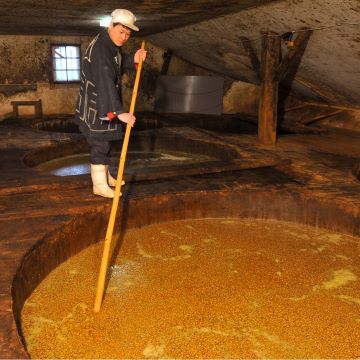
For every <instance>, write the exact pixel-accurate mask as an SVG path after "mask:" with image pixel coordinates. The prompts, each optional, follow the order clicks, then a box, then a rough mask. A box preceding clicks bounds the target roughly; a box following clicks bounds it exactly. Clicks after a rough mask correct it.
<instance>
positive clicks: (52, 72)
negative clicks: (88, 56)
mask: <svg viewBox="0 0 360 360" xmlns="http://www.w3.org/2000/svg"><path fill="white" fill-rule="evenodd" d="M68 46H74V47H77V48H78V49H79V58H73V59H79V70H78V71H79V80H56V79H55V72H56V70H58V69H56V68H55V57H54V51H55V50H54V48H55V47H65V48H66V47H68ZM81 58H82V57H81V44H75V43H51V44H50V81H51V82H52V83H54V84H79V83H80V81H81V66H82V61H81ZM65 59H69V58H67V57H65ZM64 71H65V73H66V75H67V74H68V71H77V70H68V69H65V70H64Z"/></svg>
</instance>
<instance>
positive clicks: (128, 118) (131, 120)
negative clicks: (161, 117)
mask: <svg viewBox="0 0 360 360" xmlns="http://www.w3.org/2000/svg"><path fill="white" fill-rule="evenodd" d="M118 119H119V120H120V121H122V122H124V123H125V124H129V125H130V126H131V127H133V126H134V124H135V120H136V118H135V116H134V115H131V114H130V113H122V114H120V115H118Z"/></svg>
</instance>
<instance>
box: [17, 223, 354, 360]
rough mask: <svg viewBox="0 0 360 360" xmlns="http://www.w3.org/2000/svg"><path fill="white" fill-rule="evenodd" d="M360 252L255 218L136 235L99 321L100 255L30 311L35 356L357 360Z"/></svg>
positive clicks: (47, 290)
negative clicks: (95, 307) (96, 309)
mask: <svg viewBox="0 0 360 360" xmlns="http://www.w3.org/2000/svg"><path fill="white" fill-rule="evenodd" d="M74 241H76V239H74ZM359 241H360V239H359V238H358V237H351V236H347V235H343V234H338V233H332V232H329V231H325V230H321V229H316V228H313V227H307V226H301V225H296V224H291V223H286V222H278V221H263V220H252V219H199V220H185V221H173V222H167V223H161V224H156V225H151V226H146V227H143V228H141V229H132V230H128V231H126V234H125V236H124V237H123V238H121V239H120V243H121V248H120V252H119V255H118V257H117V258H116V261H115V262H114V264H113V265H112V266H111V267H110V271H109V272H110V281H109V283H108V286H107V290H106V295H105V298H104V301H103V305H102V308H101V311H100V313H99V314H94V313H93V311H92V308H93V302H94V297H95V288H96V282H97V276H98V271H99V264H100V259H101V255H102V246H100V244H98V245H93V246H91V247H89V248H88V249H85V250H84V251H82V252H81V253H80V254H78V255H76V256H74V257H72V258H71V259H69V260H68V261H67V262H65V263H64V264H62V265H61V266H59V267H58V268H56V269H55V270H54V271H53V272H51V273H50V274H49V275H48V277H47V278H46V279H44V281H43V282H42V283H41V284H40V285H39V286H38V288H37V289H36V290H35V291H34V293H33V294H32V295H31V297H30V298H29V299H28V300H27V302H26V303H25V305H24V308H23V312H22V330H23V334H24V338H25V340H26V345H27V349H28V351H29V353H30V355H31V357H33V358H49V357H50V358H355V357H358V356H359V354H360V283H359V278H360V270H359V266H358V264H359ZM117 242H118V243H119V240H117ZM114 243H115V242H114Z"/></svg>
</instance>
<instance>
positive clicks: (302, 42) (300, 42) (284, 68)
mask: <svg viewBox="0 0 360 360" xmlns="http://www.w3.org/2000/svg"><path fill="white" fill-rule="evenodd" d="M311 34H312V31H311V30H310V29H303V31H301V32H299V33H298V34H297V36H296V39H295V41H294V46H292V47H289V48H288V52H287V53H286V55H285V57H284V59H283V60H282V61H281V63H280V64H279V67H278V69H277V70H276V75H275V76H276V77H277V79H278V80H279V81H281V80H282V79H283V78H284V77H285V76H286V74H287V73H288V71H289V70H290V68H291V65H292V64H293V63H295V62H296V61H298V62H300V60H301V57H302V56H303V54H304V51H305V48H306V46H307V44H308V42H309V39H310V36H311Z"/></svg>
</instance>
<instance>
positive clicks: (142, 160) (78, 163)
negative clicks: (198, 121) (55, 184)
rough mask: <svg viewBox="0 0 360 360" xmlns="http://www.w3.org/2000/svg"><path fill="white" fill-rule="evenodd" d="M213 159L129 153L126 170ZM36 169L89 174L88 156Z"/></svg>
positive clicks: (173, 153) (116, 159) (115, 158)
mask: <svg viewBox="0 0 360 360" xmlns="http://www.w3.org/2000/svg"><path fill="white" fill-rule="evenodd" d="M119 157H120V154H116V153H115V154H113V157H112V158H111V167H112V168H115V167H117V166H118V163H119ZM213 160H216V159H215V158H213V157H211V156H207V155H202V154H191V153H183V152H177V151H166V152H149V151H146V152H143V151H129V152H128V153H127V157H126V167H127V168H132V169H135V168H148V167H153V166H169V165H176V164H188V163H201V162H206V161H213ZM36 169H38V170H40V171H45V172H49V173H51V174H53V175H56V176H71V175H83V174H89V173H90V155H89V154H75V155H69V156H64V157H61V158H56V159H53V160H50V161H46V162H43V163H41V164H39V165H38V166H37V167H36Z"/></svg>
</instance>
